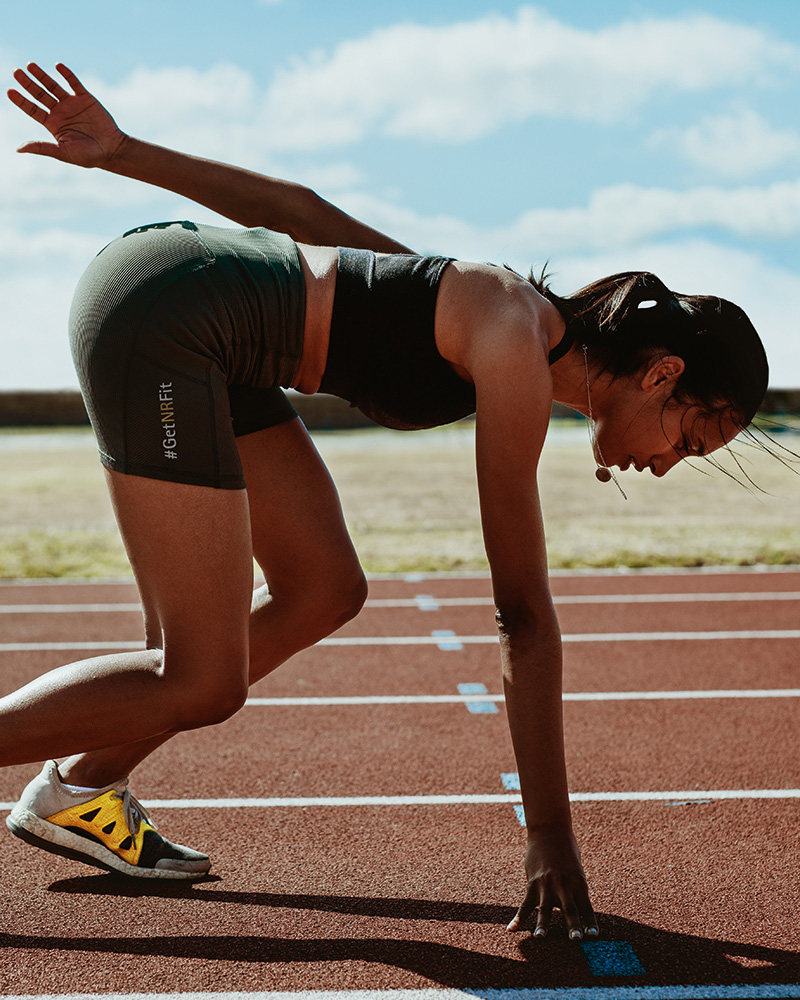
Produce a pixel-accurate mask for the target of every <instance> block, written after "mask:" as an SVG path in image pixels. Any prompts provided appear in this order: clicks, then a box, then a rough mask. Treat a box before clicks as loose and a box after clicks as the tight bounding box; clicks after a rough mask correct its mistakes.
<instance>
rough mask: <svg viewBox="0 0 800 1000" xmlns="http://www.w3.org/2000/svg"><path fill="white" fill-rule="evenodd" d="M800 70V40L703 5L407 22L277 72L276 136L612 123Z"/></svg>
mask: <svg viewBox="0 0 800 1000" xmlns="http://www.w3.org/2000/svg"><path fill="white" fill-rule="evenodd" d="M798 68H800V49H798V48H797V47H796V46H794V45H791V44H789V43H785V42H782V41H780V40H778V39H775V38H773V37H771V36H769V35H768V34H766V33H765V32H763V31H761V30H759V29H757V28H752V27H749V26H746V25H742V24H737V23H734V22H732V21H724V20H721V19H719V18H714V17H711V16H707V15H701V14H686V15H682V16H679V17H674V18H644V19H641V20H637V21H625V22H623V23H621V24H619V25H617V26H614V27H610V28H603V29H600V30H597V31H587V30H583V29H580V28H574V27H572V26H570V25H567V24H565V23H563V22H561V21H558V20H557V19H556V18H554V17H552V16H551V15H549V14H548V13H546V12H545V11H543V10H539V9H537V8H535V7H521V8H520V9H519V10H518V11H517V13H516V16H514V17H506V16H501V15H499V14H488V15H486V16H484V17H481V18H478V19H476V20H473V21H465V22H462V23H459V24H453V25H446V26H442V27H428V26H421V25H415V24H399V25H394V26H392V27H389V28H383V29H380V30H378V31H375V32H373V33H371V34H370V35H367V36H365V37H363V38H358V39H353V40H350V41H346V42H343V43H341V44H340V45H339V46H338V47H337V48H336V49H335V50H334V52H333V53H332V54H331V55H327V54H325V53H322V52H316V53H314V54H313V55H312V56H310V57H308V58H306V59H304V60H298V61H296V62H295V63H294V64H293V65H291V66H290V67H289V68H287V69H285V70H283V71H281V72H279V73H278V74H276V77H275V79H274V81H273V84H272V86H271V87H270V89H269V92H268V94H267V102H266V111H267V120H268V121H269V122H270V133H271V135H272V137H273V141H274V142H275V143H276V144H282V145H283V146H284V147H285V148H297V149H312V148H320V147H322V146H325V145H331V146H333V145H339V144H344V143H348V142H353V141H356V140H358V139H360V138H361V137H363V136H364V135H365V134H367V132H368V131H370V130H377V131H379V132H382V133H385V134H388V135H394V136H403V137H416V138H424V139H428V140H437V141H443V142H463V141H467V140H472V139H476V138H478V137H480V136H483V135H486V134H489V133H491V132H493V131H495V130H497V129H498V128H500V127H502V126H503V125H505V124H507V123H509V122H515V121H521V120H524V119H526V118H529V117H531V116H533V115H555V116H563V117H569V118H578V119H583V120H599V121H603V122H606V123H610V122H615V121H620V120H622V119H624V118H625V117H626V116H628V115H630V114H631V113H634V112H636V111H637V110H638V109H639V108H640V107H642V106H643V105H644V104H645V103H646V102H647V101H648V100H649V99H650V98H651V97H653V96H654V95H655V94H658V95H659V96H663V95H664V94H665V93H676V92H678V93H681V92H682V93H687V92H697V91H701V90H705V89H709V88H713V87H720V86H732V85H733V86H741V85H750V86H754V85H762V84H766V83H767V82H769V81H773V80H774V79H775V78H776V77H777V76H778V75H780V74H785V73H786V72H787V71H790V72H791V71H796V70H797V69H798Z"/></svg>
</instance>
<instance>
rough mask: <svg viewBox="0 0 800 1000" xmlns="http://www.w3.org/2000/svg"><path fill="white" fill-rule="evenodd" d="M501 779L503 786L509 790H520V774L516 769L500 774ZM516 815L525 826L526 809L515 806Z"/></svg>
mask: <svg viewBox="0 0 800 1000" xmlns="http://www.w3.org/2000/svg"><path fill="white" fill-rule="evenodd" d="M500 780H501V781H502V782H503V788H505V789H506V791H508V792H518V791H519V790H520V787H519V775H518V774H517V772H516V771H508V772H505V773H503V774H501V775H500ZM514 815H515V816H516V817H517V819H518V820H519V825H520V826H525V825H526V823H525V810H524V809H523V807H522V806H514Z"/></svg>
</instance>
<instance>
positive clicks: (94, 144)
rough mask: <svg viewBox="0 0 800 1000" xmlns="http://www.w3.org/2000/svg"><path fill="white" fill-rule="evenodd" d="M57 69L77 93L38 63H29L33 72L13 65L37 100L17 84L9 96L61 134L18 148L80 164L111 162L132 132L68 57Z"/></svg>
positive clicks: (34, 116) (20, 79)
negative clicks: (86, 83) (68, 62)
mask: <svg viewBox="0 0 800 1000" xmlns="http://www.w3.org/2000/svg"><path fill="white" fill-rule="evenodd" d="M56 69H57V70H58V72H59V73H60V74H61V75H62V76H63V77H64V79H65V80H66V81H67V83H68V84H69V85H70V87H71V88H72V90H73V93H71V94H70V93H69V92H68V91H66V90H65V89H64V88H63V87H62V86H61V84H59V83H57V82H56V81H55V80H54V79H53V78H52V77H51V76H49V75H48V74H47V73H45V72H44V70H43V69H41V68H40V67H39V66H37V65H36V63H29V64H28V73H26V72H25V70H22V69H18V70H15V71H14V79H15V80H16V81H17V83H18V84H19V85H20V87H22V88H23V89H24V90H26V91H27V92H28V94H29V95H30V97H31V98H33V100H30V99H29V98H28V97H26V96H25V95H24V94H22V93H20V92H19V91H18V90H9V91H8V96H9V99H10V100H11V101H12V102H13V103H14V104H16V106H17V107H18V108H20V109H21V110H22V111H24V112H25V114H26V115H29V116H30V117H31V118H33V119H34V121H37V122H39V124H40V125H44V127H45V128H46V129H47V131H48V132H50V133H51V135H52V136H53V138H54V139H55V140H56V141H55V142H27V143H25V145H24V146H20V148H19V152H20V153H37V154H38V155H39V156H52V157H53V158H54V159H56V160H61V161H63V162H64V163H74V164H75V165H76V166H79V167H104V166H108V164H109V162H110V161H111V160H112V159H113V157H114V155H115V154H116V153H117V151H118V150H119V148H120V146H121V144H122V143H123V142H124V141H125V139H126V138H127V137H126V135H125V133H124V132H122V131H121V130H120V129H119V128H118V127H117V123H116V122H115V121H114V119H113V118H112V117H111V115H110V114H109V113H108V112H107V111H106V109H105V108H104V107H103V105H102V104H101V103H100V102H99V101H98V100H97V98H96V97H94V96H93V95H92V94H90V93H89V91H88V90H86V88H85V87H84V86H83V84H82V83H81V82H80V80H79V79H78V78H77V76H75V74H74V73H73V72H72V70H70V69H68V68H67V67H66V66H65V65H64V64H63V63H58V64H57V65H56ZM29 74H30V75H29ZM34 101H38V103H34Z"/></svg>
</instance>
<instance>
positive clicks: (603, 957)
mask: <svg viewBox="0 0 800 1000" xmlns="http://www.w3.org/2000/svg"><path fill="white" fill-rule="evenodd" d="M581 948H582V949H583V954H584V955H585V956H586V961H587V963H588V965H589V971H590V972H591V974H592V975H593V976H643V975H645V968H644V966H643V965H642V963H641V962H640V961H639V959H638V957H637V955H636V952H635V951H634V950H633V948H632V947H631V945H630V944H629V943H628V942H627V941H583V942H581Z"/></svg>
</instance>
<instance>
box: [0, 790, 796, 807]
mask: <svg viewBox="0 0 800 1000" xmlns="http://www.w3.org/2000/svg"><path fill="white" fill-rule="evenodd" d="M569 799H570V802H575V803H581V802H672V801H675V800H680V801H686V802H695V801H698V800H699V801H704V800H708V801H743V800H751V799H773V800H780V799H800V788H739V789H728V788H724V789H712V790H710V791H708V790H707V791H697V790H695V789H692V790H690V791H677V792H671V791H670V792H571V793H570V796H569ZM521 802H522V799H521V797H520V796H519V795H517V794H514V793H509V792H506V793H496V794H486V795H482V794H476V795H468V794H464V795H352V796H296V797H293V798H264V799H259V798H247V799H142V805H143V806H145V808H147V809H285V808H289V809H291V808H301V809H304V808H308V807H314V806H321V807H329V806H332V807H345V808H348V807H349V808H353V807H357V806H475V805H514V804H518V803H521ZM13 806H14V803H13V802H0V810H4V809H12V808H13Z"/></svg>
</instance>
